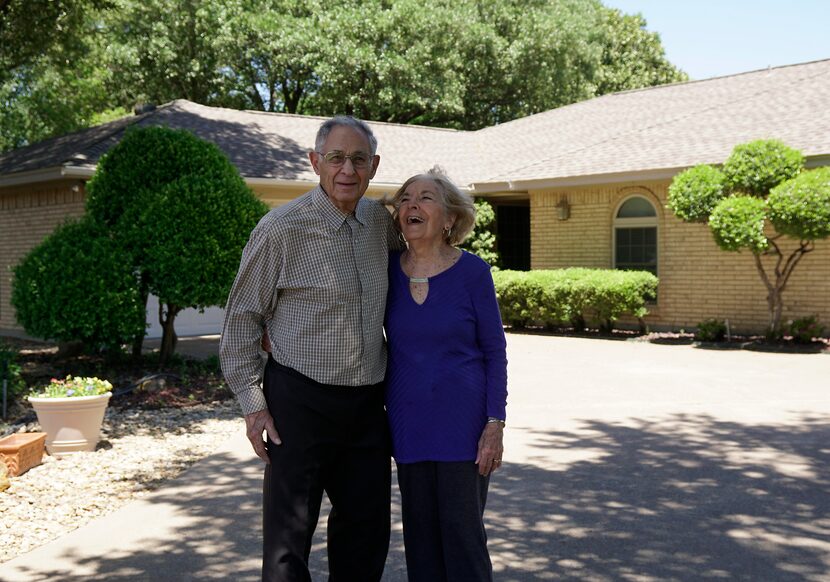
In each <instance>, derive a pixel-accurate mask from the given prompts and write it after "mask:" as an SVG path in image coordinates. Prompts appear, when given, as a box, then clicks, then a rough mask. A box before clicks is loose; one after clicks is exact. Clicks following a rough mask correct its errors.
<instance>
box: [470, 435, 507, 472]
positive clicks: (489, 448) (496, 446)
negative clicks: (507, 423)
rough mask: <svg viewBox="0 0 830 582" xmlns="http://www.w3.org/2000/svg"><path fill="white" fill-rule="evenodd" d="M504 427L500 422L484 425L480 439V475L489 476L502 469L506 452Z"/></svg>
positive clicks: (477, 461)
mask: <svg viewBox="0 0 830 582" xmlns="http://www.w3.org/2000/svg"><path fill="white" fill-rule="evenodd" d="M503 438H504V427H503V426H502V423H500V422H488V423H487V424H486V425H484V430H483V431H482V432H481V438H479V439H478V454H477V455H476V465H478V472H479V474H480V475H483V476H485V477H486V476H487V475H490V474H491V473H492V472H493V471H495V470H496V469H498V468H500V467H501V456H502V453H503V452H504V443H503V442H502V441H503Z"/></svg>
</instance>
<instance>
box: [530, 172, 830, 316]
mask: <svg viewBox="0 0 830 582" xmlns="http://www.w3.org/2000/svg"><path fill="white" fill-rule="evenodd" d="M668 185H669V182H668V181H665V182H643V183H626V184H614V185H609V186H594V187H576V188H557V189H551V190H538V191H531V192H530V208H531V210H530V212H531V267H532V268H534V269H557V268H563V267H572V266H580V267H593V268H608V267H611V266H612V265H613V256H612V253H613V250H612V249H613V243H612V229H613V218H614V216H613V215H614V213H615V211H616V209H617V208H618V207H619V204H620V203H621V202H622V201H623V200H624V199H625V198H627V197H628V196H630V195H632V194H640V195H643V196H645V197H646V198H649V199H650V200H651V201H652V202H653V203H654V205H655V207H656V210H657V215H658V217H657V218H658V227H657V228H658V230H657V240H658V243H657V244H658V248H657V251H658V266H657V268H658V276H659V278H660V288H659V298H658V302H657V305H656V306H655V307H654V308H653V309H652V310H651V312H652V313H651V314H650V315H649V316H648V317H647V318H646V321H647V323H649V324H650V325H651V326H652V327H655V328H671V329H679V328H690V327H693V326H695V325H696V324H697V323H698V322H700V321H702V320H704V319H708V318H711V317H717V318H719V319H728V320H729V323H730V326H731V327H732V329H733V330H734V331H736V332H760V331H762V330H763V329H764V328H765V327H766V325H767V321H768V309H767V303H766V295H767V292H766V288H765V287H764V285H763V283H762V282H761V278H760V276H759V274H758V271H757V269H756V267H755V262H754V260H753V257H752V255H751V254H750V253H749V252H741V253H728V252H725V251H721V250H720V249H719V248H718V247H717V245H716V244H715V242H714V240H713V239H712V235H711V233H710V232H709V228H708V227H707V226H706V225H701V224H688V223H684V222H682V221H680V220H678V219H677V218H675V217H674V215H673V214H672V213H671V211H669V210H668V209H666V208H665V204H666V198H667V188H668ZM562 198H567V200H568V202H569V204H570V206H571V216H570V218H569V219H568V220H566V221H561V220H558V219H557V214H556V204H557V203H558V202H559V201H560V200H561V199H562ZM783 241H784V243H783V245H784V247H785V249H786V250H787V251H789V250H791V249H793V248H794V247H795V243H794V241H791V240H789V239H783ZM787 254H788V253H787ZM765 263H766V265H767V267H768V270H770V271H771V270H772V268H773V267H774V265H773V263H772V260H771V259H769V260H766V261H765ZM812 314H817V315H818V316H819V319H820V320H821V321H822V322H823V323H824V324H825V325H826V326H830V241H828V240H824V241H819V242H818V243H817V244H816V249H815V250H814V251H813V252H810V253H807V254H806V255H804V257H803V258H802V260H801V262H800V263H799V265H798V266H797V267H796V269H795V272H794V273H793V276H792V278H791V279H790V282H789V283H788V285H787V288H786V290H785V292H784V316H783V318H784V320H785V321H786V320H788V319H792V318H795V317H802V316H805V315H812Z"/></svg>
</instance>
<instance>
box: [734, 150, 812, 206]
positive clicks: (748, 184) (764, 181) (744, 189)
mask: <svg viewBox="0 0 830 582" xmlns="http://www.w3.org/2000/svg"><path fill="white" fill-rule="evenodd" d="M803 167H804V154H802V153H801V152H800V151H798V150H796V149H793V148H791V147H789V146H787V145H785V144H784V143H783V142H780V141H778V140H775V139H768V140H757V141H753V142H749V143H745V144H741V145H737V146H735V148H734V149H733V150H732V153H731V154H730V156H729V158H728V159H727V160H726V162H724V164H723V174H724V176H725V177H726V185H727V187H728V188H729V189H730V190H731V191H733V192H740V193H743V194H749V195H750V196H761V197H765V196H766V195H767V194H768V193H769V191H770V190H771V189H772V188H774V187H775V186H777V185H778V184H780V183H782V182H784V181H786V180H789V179H790V178H795V177H796V176H798V174H799V172H801V169H802V168H803Z"/></svg>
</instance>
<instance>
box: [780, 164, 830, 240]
mask: <svg viewBox="0 0 830 582" xmlns="http://www.w3.org/2000/svg"><path fill="white" fill-rule="evenodd" d="M767 205H768V207H769V217H770V221H771V222H772V224H773V226H774V227H775V230H777V231H778V232H780V233H781V234H786V235H789V236H791V237H793V238H797V239H803V240H815V239H822V238H826V237H828V236H830V168H819V169H817V170H812V171H810V172H804V173H803V174H801V175H800V176H798V177H797V178H794V179H792V180H789V181H787V182H784V183H783V184H781V185H779V186H776V187H775V188H774V189H773V190H772V192H770V195H769V198H767Z"/></svg>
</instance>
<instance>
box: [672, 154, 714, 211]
mask: <svg viewBox="0 0 830 582" xmlns="http://www.w3.org/2000/svg"><path fill="white" fill-rule="evenodd" d="M725 196H726V177H725V176H724V175H723V172H721V171H720V170H718V169H717V168H714V167H712V166H707V165H702V166H695V167H694V168H689V169H688V170H685V171H683V172H681V173H679V174H678V175H677V176H675V178H674V180H672V183H671V185H670V186H669V202H668V208H669V210H671V211H672V212H674V214H675V216H677V217H678V218H680V219H682V220H685V221H688V222H706V221H708V220H709V215H710V214H712V210H714V208H715V206H717V204H718V202H720V201H721V200H722V199H723V198H724V197H725Z"/></svg>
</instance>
